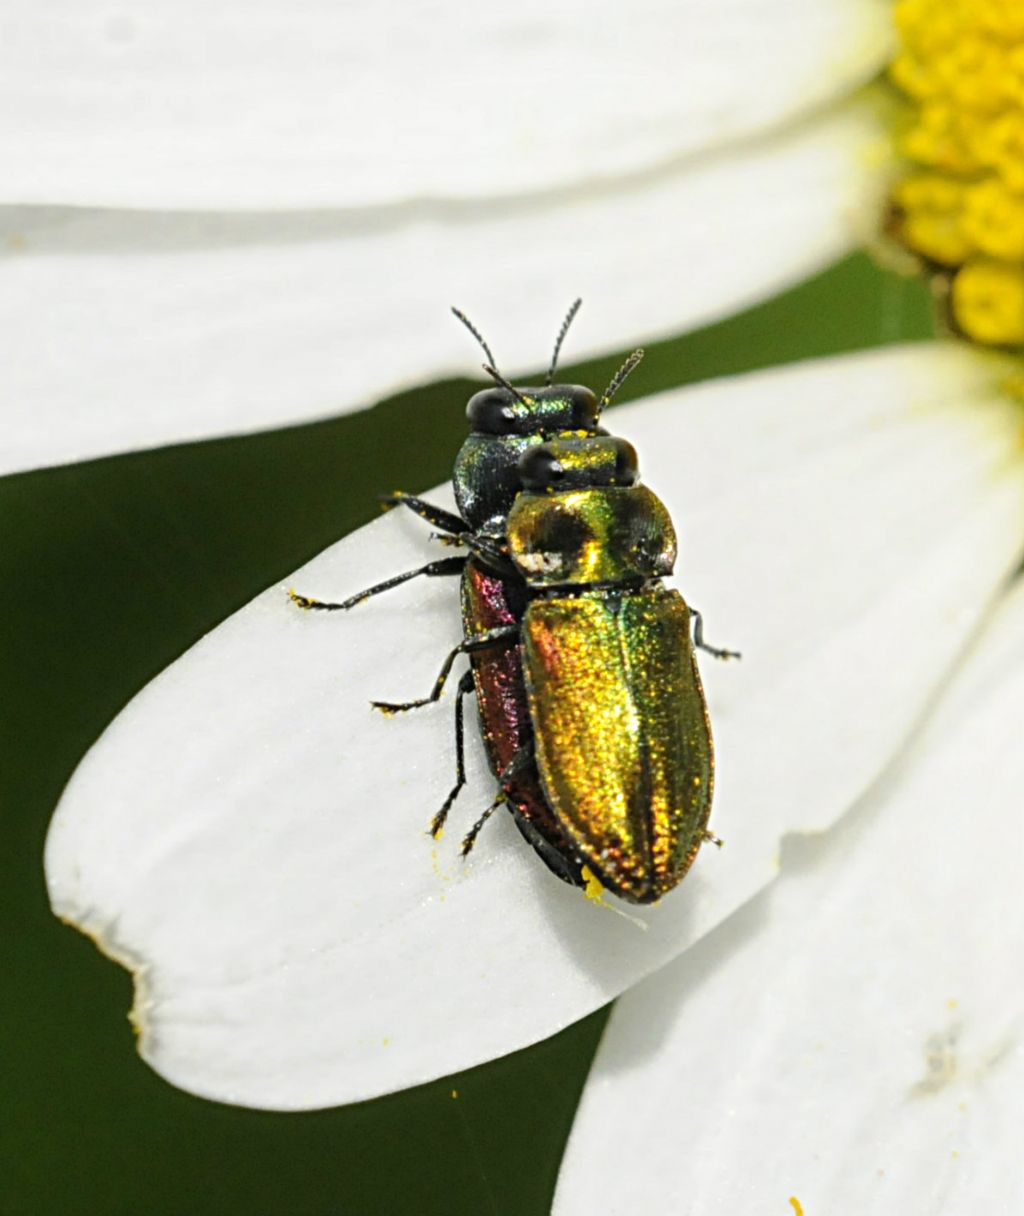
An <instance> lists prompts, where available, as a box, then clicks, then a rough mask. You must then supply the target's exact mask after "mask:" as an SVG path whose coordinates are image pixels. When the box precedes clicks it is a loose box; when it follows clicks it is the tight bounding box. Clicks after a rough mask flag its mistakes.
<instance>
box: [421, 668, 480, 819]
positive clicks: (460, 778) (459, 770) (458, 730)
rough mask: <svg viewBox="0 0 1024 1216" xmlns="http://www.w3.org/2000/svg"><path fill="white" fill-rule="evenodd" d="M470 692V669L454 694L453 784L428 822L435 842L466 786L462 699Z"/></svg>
mask: <svg viewBox="0 0 1024 1216" xmlns="http://www.w3.org/2000/svg"><path fill="white" fill-rule="evenodd" d="M472 691H473V671H472V669H470V670H469V671H467V672H466V673H465V674H464V675H463V677H462V679H461V680H460V681H459V688H458V692H457V693H456V694H455V784H454V785H453V786H452V792H451V793H450V794H449V795H448V797H447V798H446V799H445V800H444V806H442V807H441V809H440V810H439V811H438V812H437V814H436V815H435V816H434V818H433V819H432V820H431V821H430V834H431V836H433V837H434V839H435V840H436V839H437V838H438V836H440V834H441V829H442V828H443V827H444V823H445V820H446V819H447V818H448V812H449V811H450V810H451V809H452V803H453V802H454V801H455V799H456V798H458V796H459V791H460V790H461V789H462V787H463V786H464V785H465V784H466V753H465V732H464V727H463V710H462V698H463V697H464V696H465V695H466V693H468V692H472Z"/></svg>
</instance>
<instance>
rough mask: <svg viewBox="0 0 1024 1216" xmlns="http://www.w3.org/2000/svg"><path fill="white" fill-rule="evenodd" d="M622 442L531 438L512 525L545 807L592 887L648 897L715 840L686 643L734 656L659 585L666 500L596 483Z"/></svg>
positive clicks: (696, 679)
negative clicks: (594, 882) (523, 589)
mask: <svg viewBox="0 0 1024 1216" xmlns="http://www.w3.org/2000/svg"><path fill="white" fill-rule="evenodd" d="M620 446H621V441H618V440H613V439H602V438H587V439H579V440H573V439H563V440H560V441H558V442H552V443H548V444H545V445H542V446H541V447H537V448H534V449H532V450H531V451H530V452H529V453H528V454H527V455H526V456H524V458H523V459H522V461H521V464H520V471H521V477H522V483H523V487H524V488H523V490H522V491H521V492H520V494H519V495H518V497H517V499H516V501H515V504H514V505H513V507H512V510H511V512H510V514H509V517H508V529H507V536H508V549H509V556H510V557H511V559H512V562H513V563H514V565H515V567H516V569H517V570H518V571H519V572H520V574H521V575H522V577H523V579H524V580H525V582H526V584H527V587H528V589H529V597H530V598H529V602H528V604H527V607H526V611H525V613H524V616H523V619H522V623H521V626H520V637H519V645H520V649H521V654H522V663H523V673H524V677H525V682H526V688H527V695H528V700H529V706H530V717H531V720H532V724H533V735H534V740H535V755H536V763H537V768H538V771H539V774H540V779H541V784H542V786H543V789H544V792H545V794H546V797H547V800H548V804H549V806H550V807H551V810H552V812H553V813H554V815H555V818H556V819H557V820H558V822H559V824H560V826H561V828H562V831H563V832H564V834H565V846H566V848H567V850H571V851H572V852H574V853H576V854H578V855H579V856H580V857H581V859H582V860H583V862H584V863H585V864H586V866H587V867H588V868H589V869H590V870H591V871H592V872H593V873H594V874H595V876H596V877H597V878H598V880H599V881H600V882H601V884H602V885H603V886H605V887H607V888H609V889H610V890H612V891H613V892H615V894H617V895H619V896H620V897H621V898H624V899H627V900H629V901H630V902H633V903H650V902H652V901H653V900H656V899H659V898H660V897H661V896H662V895H664V894H665V893H666V892H668V891H670V890H671V889H672V888H673V887H675V886H676V885H677V884H678V883H679V882H680V881H681V880H682V878H683V876H684V875H685V873H686V871H687V870H688V869H689V867H690V865H691V863H692V861H693V859H694V857H695V856H696V853H697V850H698V849H699V847H700V845H701V844H702V843H703V842H704V841H705V840H707V839H709V838H710V839H714V837H711V835H710V833H708V831H707V822H708V816H709V814H710V811H711V797H712V793H713V784H714V752H713V746H712V740H711V727H710V723H709V720H708V713H707V706H706V704H705V700H704V694H703V690H702V687H701V681H700V674H699V672H698V670H697V664H696V659H695V654H694V644H696V645H698V646H701V647H703V648H704V649H707V650H710V651H711V652H712V653H713V654H715V655H717V656H718V657H720V658H725V657H729V656H730V655H731V653H732V652H728V651H720V650H716V649H715V648H713V647H708V646H706V645H705V644H704V642H703V638H702V636H701V627H700V617H699V615H697V614H691V612H690V610H689V608H688V607H687V605H686V603H685V602H684V601H683V598H682V596H681V595H680V594H679V593H678V592H677V591H672V590H669V589H668V588H667V587H666V586H665V585H664V584H663V582H662V579H663V578H664V577H665V576H666V575H669V574H671V573H672V570H673V567H674V565H675V559H676V536H675V530H674V529H673V527H672V521H671V519H670V518H669V514H668V511H667V510H666V508H665V506H664V504H663V503H662V502H661V500H660V499H659V498H657V497H656V496H655V495H654V494H653V493H652V492H651V491H650V490H649V489H647V488H646V487H644V486H641V485H638V484H631V485H622V484H617V485H613V484H604V485H602V484H599V483H600V482H601V481H602V480H603V479H602V477H601V475H600V469H601V460H602V457H603V458H604V461H605V463H606V465H608V466H611V465H612V463H613V462H614V461H616V460H618V462H619V464H620V465H621V455H620V452H619V450H618V449H619V448H620ZM618 480H619V481H620V482H621V480H622V479H621V474H620V476H619V478H618ZM595 481H596V482H597V483H598V484H595ZM691 615H692V616H693V624H694V626H695V628H694V631H693V632H694V637H693V640H692V641H691V632H690V630H691Z"/></svg>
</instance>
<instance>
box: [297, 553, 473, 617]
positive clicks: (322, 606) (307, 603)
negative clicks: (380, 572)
mask: <svg viewBox="0 0 1024 1216" xmlns="http://www.w3.org/2000/svg"><path fill="white" fill-rule="evenodd" d="M467 561H468V558H466V557H465V556H460V557H442V558H441V559H440V561H436V562H427V564H426V565H425V566H420V567H419V569H417V570H406V572H405V573H404V574H396V575H395V576H394V577H393V578H386V579H385V580H384V581H383V582H382V583H374V584H373V586H372V587H367V588H366V590H365V591H357V592H356V593H355V595H350V596H349V597H348V599H347V600H342V601H341V602H340V603H337V604H331V603H328V602H327V601H325V600H315V599H313V597H312V596H309V595H300V594H299V592H298V591H289V592H288V598H289V599H290V600H291V602H292V603H293V604H294V605H295V606H296V607H297V608H303V609H305V610H306V611H307V612H338V611H339V610H343V611H348V609H349V608H354V607H355V606H356V604H361V603H362V602H363V600H368V599H369V598H370V597H371V596H373V595H380V593H381V592H382V591H390V590H391V588H392V587H400V586H401V585H402V583H407V582H408V581H409V580H410V579H411V578H419V577H420V575H421V574H422V575H426V576H427V577H428V578H437V577H439V576H444V575H446V574H461V573H462V571H463V568H464V567H465V565H466V562H467Z"/></svg>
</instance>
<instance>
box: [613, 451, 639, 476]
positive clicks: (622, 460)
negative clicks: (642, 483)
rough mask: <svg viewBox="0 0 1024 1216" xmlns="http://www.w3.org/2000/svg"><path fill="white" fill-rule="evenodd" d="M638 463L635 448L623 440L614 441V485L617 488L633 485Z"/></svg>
mask: <svg viewBox="0 0 1024 1216" xmlns="http://www.w3.org/2000/svg"><path fill="white" fill-rule="evenodd" d="M638 468H639V461H638V459H637V454H636V448H635V447H633V445H632V444H631V443H629V442H627V440H625V439H616V440H615V484H616V485H617V486H631V485H635V483H636V479H637V472H638Z"/></svg>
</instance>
